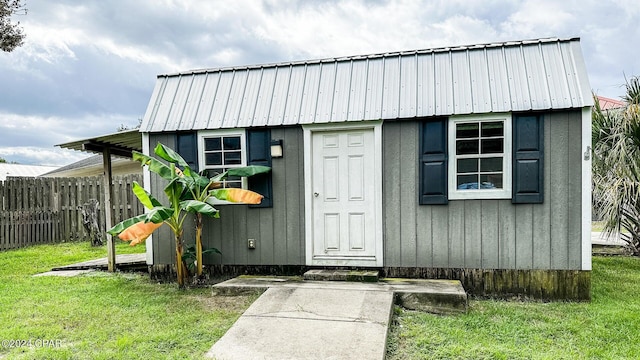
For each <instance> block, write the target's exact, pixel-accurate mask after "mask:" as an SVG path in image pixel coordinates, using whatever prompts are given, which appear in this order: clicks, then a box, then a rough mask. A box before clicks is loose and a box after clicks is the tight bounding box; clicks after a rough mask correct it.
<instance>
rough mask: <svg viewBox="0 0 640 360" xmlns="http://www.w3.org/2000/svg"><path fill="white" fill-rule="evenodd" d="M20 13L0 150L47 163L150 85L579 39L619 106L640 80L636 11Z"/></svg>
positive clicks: (156, 9)
mask: <svg viewBox="0 0 640 360" xmlns="http://www.w3.org/2000/svg"><path fill="white" fill-rule="evenodd" d="M28 7H29V13H28V15H27V16H25V17H24V19H21V22H22V24H23V25H24V28H25V32H26V33H27V39H26V43H25V45H24V46H23V47H21V48H18V49H16V50H15V51H14V52H12V53H8V54H0V68H1V69H3V71H0V84H2V86H0V146H1V147H2V148H3V149H6V148H9V147H14V146H15V147H18V148H30V147H43V149H45V150H46V151H50V150H51V147H52V146H53V144H55V143H59V142H64V141H69V140H74V139H78V138H85V137H88V136H92V135H97V134H99V133H101V132H102V133H110V132H113V131H114V130H115V128H116V127H117V126H118V125H120V124H125V125H130V126H131V125H135V124H136V123H137V119H138V118H139V117H141V116H143V114H144V112H145V110H146V108H147V104H148V101H149V98H150V96H151V92H152V91H153V86H154V83H155V79H156V75H157V74H164V73H172V72H178V71H184V70H191V69H200V68H212V67H214V68H215V67H223V66H240V65H249V64H259V63H272V62H280V61H293V60H306V59H314V58H325V57H340V56H345V55H356V54H368V53H379V52H389V51H399V50H410V49H420V48H431V47H444V46H455V45H468V44H473V43H487V42H496V41H507V40H518V39H526V38H539V37H548V36H559V37H572V36H580V37H581V38H582V48H583V53H584V55H585V61H586V64H587V70H588V73H589V76H590V79H591V86H592V87H593V88H594V90H596V91H598V93H599V94H601V95H604V96H608V97H614V98H615V97H618V96H619V95H621V94H622V92H623V89H622V88H621V87H620V84H622V83H623V82H624V78H623V74H625V73H626V75H627V76H631V75H638V74H640V62H638V61H637V59H638V58H639V57H640V55H639V54H638V51H640V50H638V47H637V46H634V45H635V43H634V42H633V41H634V40H633V39H637V38H639V37H640V27H639V26H638V25H637V24H638V22H639V18H640V7H638V6H636V2H635V1H634V0H612V1H609V2H602V1H597V0H584V1H581V0H568V1H564V2H558V1H553V0H508V1H504V0H486V1H485V0H483V1H467V0H433V1H414V0H397V1H392V0H323V1H303V0H262V1H259V0H236V1H225V0H217V1H205V0H191V1H189V0H162V1H154V0H140V1H135V2H134V1H125V0H115V1H101V0H87V1H83V2H77V1H75V0H58V1H55V2H54V1H38V2H30V3H29V4H28ZM32 150H33V149H31V150H30V151H32ZM30 151H26V152H22V153H21V154H22V155H20V156H27V154H28V153H29V152H30ZM46 151H45V153H46ZM25 159H26V158H25ZM36 160H37V158H35V157H33V161H36ZM29 161H32V160H29Z"/></svg>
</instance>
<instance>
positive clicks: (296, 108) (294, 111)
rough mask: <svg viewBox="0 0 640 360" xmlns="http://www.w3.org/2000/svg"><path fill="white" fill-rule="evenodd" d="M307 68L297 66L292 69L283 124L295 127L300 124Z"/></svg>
mask: <svg viewBox="0 0 640 360" xmlns="http://www.w3.org/2000/svg"><path fill="white" fill-rule="evenodd" d="M305 73H306V66H304V65H296V66H293V67H292V68H291V80H290V82H289V91H288V93H287V107H286V108H285V113H284V119H283V124H284V125H294V124H298V123H299V122H300V106H301V105H302V99H303V97H304V86H305Z"/></svg>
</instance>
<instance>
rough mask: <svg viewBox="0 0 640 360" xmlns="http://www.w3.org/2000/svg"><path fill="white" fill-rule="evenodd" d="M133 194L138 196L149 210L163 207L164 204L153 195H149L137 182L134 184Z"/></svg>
mask: <svg viewBox="0 0 640 360" xmlns="http://www.w3.org/2000/svg"><path fill="white" fill-rule="evenodd" d="M133 193H134V194H135V195H136V197H137V198H138V200H140V202H141V203H142V205H144V207H146V208H147V209H153V208H154V207H157V206H162V204H161V203H160V202H159V201H158V200H156V198H154V197H153V196H152V195H151V194H149V193H148V192H147V191H146V190H145V189H144V188H143V187H142V186H141V185H140V184H138V182H137V181H134V182H133Z"/></svg>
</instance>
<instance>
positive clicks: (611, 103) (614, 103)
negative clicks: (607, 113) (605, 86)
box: [598, 96, 627, 110]
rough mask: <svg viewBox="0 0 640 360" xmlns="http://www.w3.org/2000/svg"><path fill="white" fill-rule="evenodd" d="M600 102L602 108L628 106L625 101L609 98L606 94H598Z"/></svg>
mask: <svg viewBox="0 0 640 360" xmlns="http://www.w3.org/2000/svg"><path fill="white" fill-rule="evenodd" d="M598 103H599V104H600V109H601V110H610V109H618V108H623V107H626V106H627V103H625V102H624V101H620V100H614V99H609V98H606V97H604V96H598Z"/></svg>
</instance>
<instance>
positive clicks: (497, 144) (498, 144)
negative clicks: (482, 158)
mask: <svg viewBox="0 0 640 360" xmlns="http://www.w3.org/2000/svg"><path fill="white" fill-rule="evenodd" d="M503 142H504V139H487V140H484V139H483V140H482V154H500V153H502V152H503V151H504V150H503V149H504V148H503V146H502V145H503Z"/></svg>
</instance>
